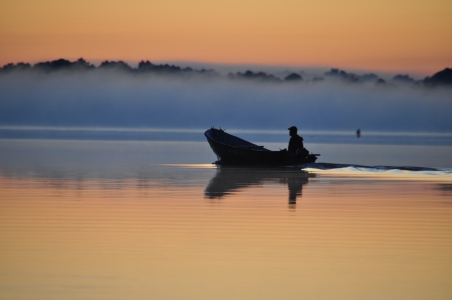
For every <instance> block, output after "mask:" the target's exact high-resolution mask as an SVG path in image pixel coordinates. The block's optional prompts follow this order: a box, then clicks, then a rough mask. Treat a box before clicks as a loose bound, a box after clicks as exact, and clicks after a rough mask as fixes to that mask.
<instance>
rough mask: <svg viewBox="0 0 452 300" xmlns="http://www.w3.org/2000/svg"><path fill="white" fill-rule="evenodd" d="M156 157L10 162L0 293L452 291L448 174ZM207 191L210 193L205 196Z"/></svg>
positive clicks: (355, 294) (2, 180)
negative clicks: (106, 171)
mask: <svg viewBox="0 0 452 300" xmlns="http://www.w3.org/2000/svg"><path fill="white" fill-rule="evenodd" d="M153 168H154V169H153V172H152V174H154V175H153V176H148V177H141V178H140V177H139V176H131V177H128V178H126V177H124V178H86V177H85V178H81V179H77V178H65V176H60V177H58V176H54V177H48V176H45V174H41V173H35V175H34V176H30V175H29V174H28V176H27V175H25V174H23V175H20V174H16V175H15V176H8V175H5V174H3V175H2V176H1V177H0V190H1V193H2V197H1V200H0V208H1V209H0V222H1V226H0V240H1V243H0V263H1V265H2V271H1V273H0V278H1V280H0V296H1V297H2V298H5V299H10V298H30V297H32V298H33V299H61V298H64V299H80V298H84V299H98V298H108V299H124V298H129V299H146V298H156V299H162V298H166V299H180V298H184V299H200V298H206V299H207V298H215V299H231V298H236V299H253V298H259V299H275V298H284V299H300V298H303V299H363V298H366V299H368V298H370V299H382V298H384V299H400V298H410V299H432V298H434V299H448V298H449V297H450V295H451V294H452V288H451V286H452V272H451V269H450V267H449V266H450V264H451V263H452V255H451V253H452V240H451V239H450V237H451V234H452V222H451V220H452V206H451V204H452V202H451V201H450V199H451V196H452V194H451V189H450V186H451V185H450V182H451V181H449V182H448V183H445V182H435V181H433V182H432V181H423V180H415V181H413V180H399V181H394V180H393V179H392V178H386V179H383V180H382V178H380V179H373V178H370V177H368V178H366V177H360V178H353V177H350V176H342V175H340V174H339V175H338V174H336V175H332V174H322V173H319V174H316V175H315V176H309V177H304V175H303V174H304V173H302V172H300V171H298V172H300V173H297V171H294V170H279V171H274V170H256V169H241V170H235V174H236V175H237V176H230V175H228V174H227V173H228V170H226V174H225V173H224V172H225V170H223V169H218V170H217V169H211V168H209V169H206V168H197V167H196V166H193V165H192V166H188V167H180V166H175V165H173V166H158V167H156V166H154V167H153ZM229 174H233V173H229ZM60 175H61V174H60ZM299 175H300V176H301V177H302V178H304V180H303V181H302V182H301V183H302V191H301V190H300V191H299V192H298V194H297V197H296V202H295V203H293V202H290V193H291V191H290V186H289V185H290V183H289V182H288V180H289V179H290V178H297V177H298V176H299ZM104 177H108V176H104ZM231 180H233V182H232V184H233V185H234V187H233V188H231ZM215 186H216V187H215ZM218 187H219V189H218ZM225 187H229V190H228V191H227V193H223V194H222V191H223V192H224V188H225ZM210 192H215V193H216V197H206V193H210Z"/></svg>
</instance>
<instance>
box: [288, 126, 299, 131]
mask: <svg viewBox="0 0 452 300" xmlns="http://www.w3.org/2000/svg"><path fill="white" fill-rule="evenodd" d="M287 130H290V131H292V130H295V131H297V127H295V126H292V127H289V128H287Z"/></svg>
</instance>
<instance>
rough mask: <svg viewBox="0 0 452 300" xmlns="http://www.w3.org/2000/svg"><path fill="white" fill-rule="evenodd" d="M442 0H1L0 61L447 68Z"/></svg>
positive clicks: (450, 23) (450, 37)
mask: <svg viewBox="0 0 452 300" xmlns="http://www.w3.org/2000/svg"><path fill="white" fill-rule="evenodd" d="M451 16H452V1H450V0H432V1H424V0H410V1H408V0H381V1H366V0H341V1H336V0H321V1H302V0H278V1H276V0H259V1H257V0H240V1H238V0H228V1H215V0H191V1H183V0H153V1H148V0H129V1H119V0H78V1H61V0H14V1H13V0H1V2H0V65H3V64H6V63H8V62H19V61H26V62H37V61H42V60H50V59H57V58H68V59H76V58H79V57H84V58H85V59H87V60H105V59H109V60H118V59H122V60H126V61H129V62H133V61H138V60H142V59H145V60H151V61H174V60H179V61H182V60H184V61H197V62H211V63H223V64H224V63H234V64H236V63H239V64H241V63H244V64H249V63H252V64H264V65H287V66H300V67H303V66H305V67H307V66H325V67H340V68H345V69H347V68H353V69H363V70H375V71H389V72H413V73H420V74H432V73H434V72H436V71H439V70H441V69H444V68H445V67H452V17H451Z"/></svg>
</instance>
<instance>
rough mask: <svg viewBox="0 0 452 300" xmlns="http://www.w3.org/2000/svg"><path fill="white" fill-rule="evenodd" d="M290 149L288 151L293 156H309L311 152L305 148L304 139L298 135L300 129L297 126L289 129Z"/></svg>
mask: <svg viewBox="0 0 452 300" xmlns="http://www.w3.org/2000/svg"><path fill="white" fill-rule="evenodd" d="M288 130H289V135H290V140H289V147H288V151H289V153H290V154H293V155H300V156H304V157H305V156H308V154H309V151H308V150H306V149H305V148H304V145H303V138H302V137H301V136H299V135H298V133H297V132H298V129H297V127H295V126H292V127H289V128H288Z"/></svg>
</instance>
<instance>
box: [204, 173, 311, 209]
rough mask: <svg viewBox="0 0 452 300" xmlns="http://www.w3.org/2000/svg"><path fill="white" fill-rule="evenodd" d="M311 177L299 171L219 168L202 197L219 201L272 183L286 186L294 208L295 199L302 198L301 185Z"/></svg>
mask: <svg viewBox="0 0 452 300" xmlns="http://www.w3.org/2000/svg"><path fill="white" fill-rule="evenodd" d="M313 176H314V174H309V173H307V172H304V171H301V170H286V169H265V168H232V167H229V168H227V167H221V168H219V169H218V172H217V173H216V174H215V176H214V177H213V178H212V179H211V180H210V182H209V184H208V185H207V187H206V189H205V191H204V195H205V197H206V198H209V199H221V198H224V197H227V196H232V195H234V194H236V193H237V192H238V191H239V190H242V189H245V188H247V187H251V186H256V185H263V184H264V183H265V182H266V181H267V182H272V181H273V182H279V183H280V184H284V185H287V186H288V190H289V207H290V208H295V206H296V203H297V197H301V196H302V189H303V185H305V184H307V183H308V181H309V177H313Z"/></svg>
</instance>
